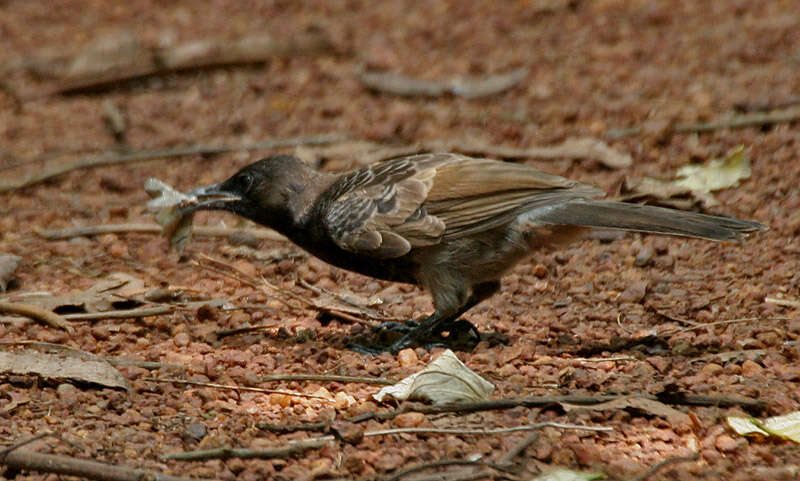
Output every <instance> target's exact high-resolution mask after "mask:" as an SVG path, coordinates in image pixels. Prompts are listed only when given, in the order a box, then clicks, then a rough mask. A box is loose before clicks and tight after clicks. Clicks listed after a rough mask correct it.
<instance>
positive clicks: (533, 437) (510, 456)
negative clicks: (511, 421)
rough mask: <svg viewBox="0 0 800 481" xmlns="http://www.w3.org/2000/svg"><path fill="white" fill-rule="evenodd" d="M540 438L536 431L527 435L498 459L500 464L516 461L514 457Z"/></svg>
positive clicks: (506, 464) (505, 464)
mask: <svg viewBox="0 0 800 481" xmlns="http://www.w3.org/2000/svg"><path fill="white" fill-rule="evenodd" d="M538 439H539V433H537V432H534V433H531V434H529V435H528V436H526V437H525V439H523V440H522V441H520V442H518V443H517V444H516V445H514V447H513V448H511V449H510V450H509V451H508V452H507V453H506V454H505V455H503V457H502V458H500V459H499V460H498V461H497V464H498V465H500V466H508V465H510V464H511V463H513V462H514V459H515V458H516V457H517V456H519V455H520V454H522V453H523V452H524V451H525V450H526V449H528V446H530V445H531V444H533V443H535V442H536V441H537V440H538Z"/></svg>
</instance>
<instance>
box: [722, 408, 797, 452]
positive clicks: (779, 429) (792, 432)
mask: <svg viewBox="0 0 800 481" xmlns="http://www.w3.org/2000/svg"><path fill="white" fill-rule="evenodd" d="M727 421H728V425H729V426H730V427H731V428H732V429H733V430H734V431H736V434H740V435H742V436H747V435H749V434H760V435H762V436H777V437H779V438H784V439H790V440H792V441H794V442H796V443H798V444H800V411H794V412H791V413H789V414H784V415H783V416H773V417H771V418H767V419H765V420H764V421H763V422H762V421H759V420H758V419H756V418H750V417H741V416H728V417H727Z"/></svg>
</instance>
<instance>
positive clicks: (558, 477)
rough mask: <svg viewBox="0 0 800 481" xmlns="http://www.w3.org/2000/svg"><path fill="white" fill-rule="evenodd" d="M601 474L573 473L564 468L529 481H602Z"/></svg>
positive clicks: (602, 476) (602, 475)
mask: <svg viewBox="0 0 800 481" xmlns="http://www.w3.org/2000/svg"><path fill="white" fill-rule="evenodd" d="M604 477H605V475H604V474H603V473H582V472H580V471H573V470H571V469H566V468H556V469H554V470H552V471H548V472H546V473H542V474H540V475H539V476H536V477H535V478H532V479H531V480H530V481H593V480H595V479H603V478H604Z"/></svg>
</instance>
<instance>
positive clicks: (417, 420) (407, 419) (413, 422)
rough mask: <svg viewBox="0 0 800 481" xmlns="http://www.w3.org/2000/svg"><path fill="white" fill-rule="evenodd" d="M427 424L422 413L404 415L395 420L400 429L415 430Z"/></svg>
mask: <svg viewBox="0 0 800 481" xmlns="http://www.w3.org/2000/svg"><path fill="white" fill-rule="evenodd" d="M424 422H425V415H424V414H422V413H403V414H399V415H397V417H395V418H394V424H395V426H397V427H399V428H415V427H417V426H419V425H420V424H422V423H424Z"/></svg>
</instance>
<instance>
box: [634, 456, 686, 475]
mask: <svg viewBox="0 0 800 481" xmlns="http://www.w3.org/2000/svg"><path fill="white" fill-rule="evenodd" d="M699 458H700V454H698V453H694V454H692V455H691V456H678V457H675V458H667V459H665V460H663V461H661V462H660V463H656V464H654V465H653V466H652V467H651V468H650V469H648V470H647V471H645V472H644V473H642V474H640V475H639V476H636V477H635V478H633V479H632V480H631V481H644V480H645V479H647V478H649V477H650V476H652V475H654V474H656V473H657V472H658V471H659V470H661V469H663V468H665V467H667V466H669V465H671V464H678V463H688V462H691V461H697V460H698V459H699Z"/></svg>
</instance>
